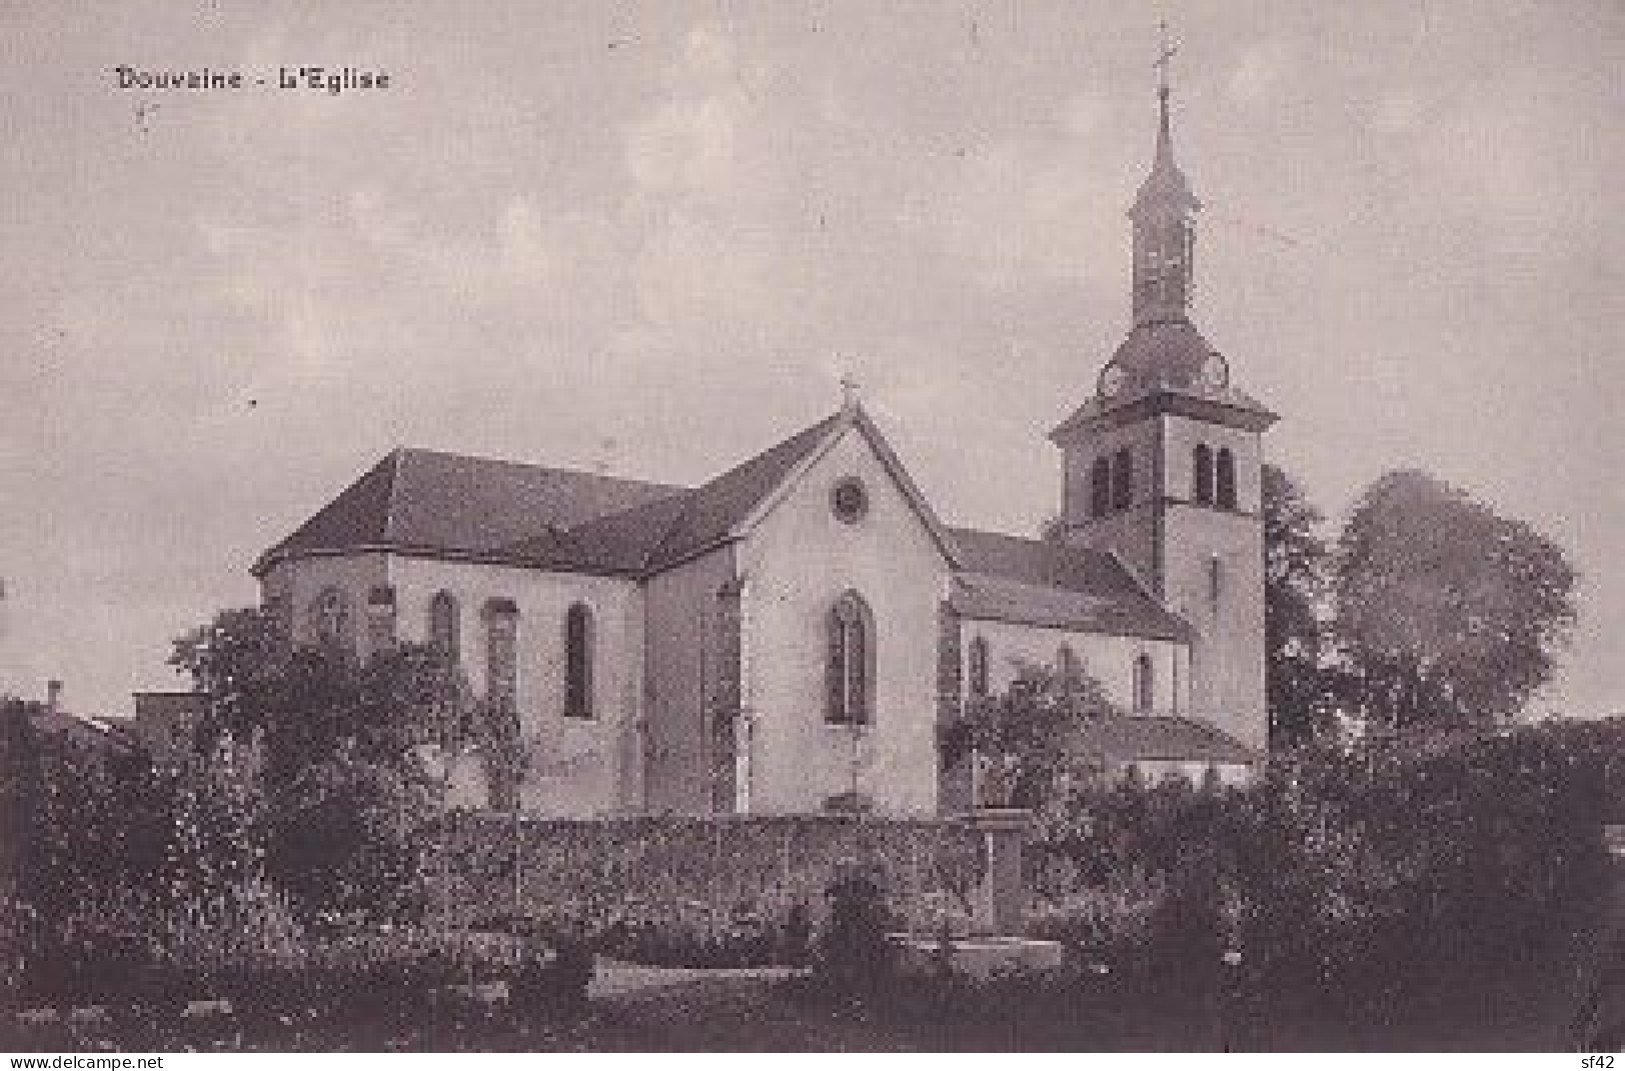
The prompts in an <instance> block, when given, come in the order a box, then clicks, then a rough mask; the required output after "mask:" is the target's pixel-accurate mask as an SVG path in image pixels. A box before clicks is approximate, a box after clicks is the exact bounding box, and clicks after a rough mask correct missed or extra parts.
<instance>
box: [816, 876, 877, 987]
mask: <svg viewBox="0 0 1625 1071" xmlns="http://www.w3.org/2000/svg"><path fill="white" fill-rule="evenodd" d="M828 895H829V905H830V907H829V920H828V922H827V923H826V924H825V926H824V930H823V934H822V935H821V937H820V940H819V943H818V956H817V959H816V960H815V962H814V964H813V970H814V977H815V978H816V979H817V980H818V981H819V983H820V985H821V986H822V988H823V989H824V990H825V992H826V993H828V994H829V995H831V996H833V997H835V998H836V999H838V1000H842V1001H858V1000H865V999H870V998H873V997H874V996H875V994H876V993H877V992H879V991H880V990H881V988H882V987H883V986H884V985H885V984H886V982H887V981H888V980H889V978H890V976H891V961H892V956H893V949H892V946H891V944H890V942H889V941H887V939H886V934H887V933H888V932H890V931H891V930H893V929H895V928H896V922H895V919H894V917H893V915H892V912H891V909H890V908H889V907H888V905H887V903H886V900H887V896H886V889H885V878H884V876H883V875H882V874H880V873H879V872H877V871H876V870H875V869H874V868H870V867H857V866H848V867H843V868H842V869H841V870H840V871H839V872H838V873H837V874H836V877H835V880H834V882H832V883H831V885H830V887H829V893H828Z"/></svg>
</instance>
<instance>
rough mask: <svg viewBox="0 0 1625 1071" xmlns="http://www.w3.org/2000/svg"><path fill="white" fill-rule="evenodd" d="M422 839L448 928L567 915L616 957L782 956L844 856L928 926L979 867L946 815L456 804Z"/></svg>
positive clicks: (905, 917) (715, 960)
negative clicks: (600, 937)
mask: <svg viewBox="0 0 1625 1071" xmlns="http://www.w3.org/2000/svg"><path fill="white" fill-rule="evenodd" d="M516 838H517V842H518V858H519V871H520V872H519V881H518V885H517V890H518V891H517V895H516V892H515V889H516V886H515V881H514V857H515V841H516ZM427 844H428V845H429V846H430V848H429V859H428V862H427V865H426V871H427V878H428V883H429V886H430V889H431V899H432V901H433V905H434V908H433V909H434V910H435V912H436V913H437V914H438V916H439V917H441V918H445V919H448V920H450V924H452V925H464V924H470V923H475V924H478V923H481V922H483V921H485V920H486V919H488V918H489V916H491V915H493V914H494V915H498V916H503V915H509V914H515V913H517V914H519V915H521V916H527V917H566V918H573V919H577V920H582V921H584V922H586V923H587V924H588V925H590V926H592V927H594V928H596V929H597V930H599V931H600V932H604V933H608V934H610V935H611V936H612V938H613V939H614V940H616V941H618V942H619V944H618V947H617V948H616V949H614V950H615V951H619V952H621V953H622V954H627V955H629V956H631V957H632V958H636V959H640V960H643V961H646V962H655V963H668V964H681V965H693V966H703V965H714V964H720V963H740V964H744V963H749V962H764V961H768V960H773V959H777V958H783V957H782V956H781V955H780V953H782V952H783V951H784V946H785V945H786V944H794V943H795V941H796V938H795V934H796V933H797V931H801V932H802V933H803V934H804V933H805V931H806V930H807V929H808V928H810V927H816V926H818V925H820V924H821V922H822V920H823V918H824V917H825V914H826V912H827V909H828V905H827V903H826V893H827V891H828V889H829V886H830V884H831V882H832V881H833V880H834V878H835V876H836V874H837V872H838V870H839V869H840V868H842V866H843V865H845V864H848V863H859V864H862V865H865V866H867V867H869V868H872V869H873V870H875V871H876V872H878V873H879V874H880V875H881V876H882V881H883V882H884V884H885V886H886V889H887V893H888V897H889V901H890V902H891V903H892V904H893V906H894V907H895V908H896V909H897V911H898V924H899V925H906V926H912V927H917V928H921V929H930V930H932V931H933V932H934V930H935V928H936V927H938V926H939V925H940V923H941V921H942V918H943V916H944V915H945V914H948V915H953V916H955V917H962V916H964V915H966V914H968V912H969V910H970V897H971V895H972V890H973V889H974V888H975V886H976V883H977V881H978V880H979V877H980V867H981V865H982V849H981V841H980V839H979V835H978V834H976V833H975V832H974V831H972V830H970V829H968V828H966V827H965V826H963V825H961V824H958V823H956V822H952V821H948V820H932V819H908V818H879V817H873V816H850V815H809V816H769V815H749V816H746V815H739V816H734V815H718V816H675V815H674V816H637V817H604V818H593V819H562V818H555V819H535V818H521V819H520V820H519V822H518V823H517V825H516V823H515V822H514V821H513V820H512V819H511V817H507V816H502V815H491V814H457V815H453V816H450V817H449V818H448V819H447V821H446V823H445V825H444V826H441V827H439V828H437V829H434V830H432V831H430V832H429V834H428V838H427ZM482 916H483V918H482Z"/></svg>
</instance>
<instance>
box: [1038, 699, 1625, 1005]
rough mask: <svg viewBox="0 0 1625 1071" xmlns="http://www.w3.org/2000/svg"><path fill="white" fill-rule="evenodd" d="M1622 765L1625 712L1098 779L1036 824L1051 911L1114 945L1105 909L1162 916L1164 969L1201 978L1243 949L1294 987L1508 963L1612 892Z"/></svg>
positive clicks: (1055, 918)
mask: <svg viewBox="0 0 1625 1071" xmlns="http://www.w3.org/2000/svg"><path fill="white" fill-rule="evenodd" d="M1622 773H1625V723H1617V724H1613V725H1606V724H1603V725H1598V724H1589V725H1587V724H1574V725H1547V726H1540V727H1531V728H1525V729H1520V730H1517V731H1515V732H1508V733H1504V734H1488V735H1479V736H1474V737H1469V738H1465V739H1463V740H1460V741H1458V742H1455V743H1453V744H1450V745H1448V746H1446V745H1442V744H1441V745H1438V746H1434V747H1431V748H1428V749H1425V750H1415V749H1409V748H1401V747H1396V746H1380V747H1367V748H1361V749H1353V750H1339V749H1335V748H1326V747H1311V748H1304V749H1301V750H1300V751H1298V752H1296V753H1294V754H1293V755H1291V756H1289V757H1286V758H1283V759H1281V760H1279V761H1277V762H1276V763H1274V764H1272V766H1271V768H1270V770H1269V771H1268V774H1267V775H1266V777H1265V778H1264V779H1263V780H1262V781H1260V782H1259V783H1257V784H1255V785H1253V786H1250V787H1249V788H1247V789H1245V790H1222V791H1214V790H1207V791H1203V790H1198V789H1195V788H1192V787H1191V786H1189V785H1188V784H1184V783H1180V782H1170V783H1166V784H1161V785H1157V786H1152V787H1146V786H1144V785H1141V784H1138V783H1134V782H1128V783H1124V784H1120V785H1117V786H1113V787H1111V788H1109V789H1105V790H1095V791H1093V792H1090V793H1086V794H1079V795H1076V796H1074V797H1072V798H1071V799H1070V800H1068V801H1067V804H1066V805H1065V806H1064V807H1061V808H1056V809H1054V810H1053V811H1052V812H1051V813H1049V814H1048V815H1046V816H1045V821H1044V824H1043V825H1041V827H1040V829H1039V830H1038V836H1037V842H1036V844H1035V845H1034V852H1033V856H1034V860H1033V863H1032V867H1033V868H1034V869H1033V876H1034V883H1035V888H1036V891H1038V893H1039V895H1040V897H1041V899H1042V900H1043V902H1044V907H1043V909H1042V911H1041V913H1040V917H1041V918H1044V919H1046V920H1047V922H1046V925H1047V926H1048V928H1049V932H1052V933H1054V934H1056V935H1057V936H1062V937H1066V938H1067V939H1070V940H1073V941H1074V942H1076V943H1087V942H1089V941H1097V943H1098V939H1097V938H1096V937H1095V936H1094V935H1095V934H1096V933H1097V932H1099V931H1100V930H1101V929H1102V928H1103V927H1102V926H1101V925H1100V920H1099V916H1100V915H1102V914H1104V915H1105V921H1107V922H1109V921H1110V919H1111V918H1112V917H1113V916H1112V915H1111V914H1107V913H1105V911H1101V910H1098V908H1097V905H1098V906H1099V907H1100V908H1105V909H1107V910H1110V909H1111V907H1112V905H1113V904H1114V903H1116V902H1119V901H1121V902H1122V903H1123V905H1124V906H1123V910H1122V911H1121V917H1122V918H1123V926H1122V927H1121V929H1122V930H1123V931H1126V932H1133V930H1132V925H1130V924H1134V925H1138V924H1139V923H1140V922H1147V920H1148V922H1147V925H1146V929H1145V930H1142V931H1139V932H1140V933H1141V934H1143V936H1144V939H1145V942H1146V943H1145V946H1144V948H1143V950H1142V953H1143V955H1144V956H1145V958H1146V959H1147V960H1148V961H1150V962H1152V963H1153V964H1154V963H1156V962H1158V961H1160V962H1161V963H1162V964H1164V965H1165V966H1167V967H1172V968H1174V969H1176V970H1177V969H1180V967H1179V965H1181V964H1183V965H1184V967H1183V969H1184V970H1185V971H1186V973H1187V974H1188V973H1189V969H1190V966H1191V965H1192V964H1195V965H1203V964H1207V965H1212V964H1214V963H1215V962H1216V956H1217V953H1218V951H1219V950H1220V949H1221V948H1223V947H1235V948H1240V949H1242V950H1244V952H1245V964H1246V969H1247V971H1248V972H1249V976H1250V977H1253V978H1255V979H1264V978H1267V979H1268V980H1269V983H1270V984H1271V985H1272V986H1274V987H1276V988H1277V989H1278V990H1283V991H1284V990H1293V991H1296V992H1300V993H1302V992H1324V993H1336V994H1341V998H1340V999H1344V1000H1347V999H1350V998H1353V999H1355V1000H1357V1001H1377V1002H1380V1001H1385V1000H1394V999H1399V998H1401V997H1402V996H1403V995H1404V994H1405V993H1406V992H1409V991H1412V990H1414V988H1415V987H1416V986H1418V985H1422V984H1426V983H1430V982H1431V983H1437V982H1438V981H1439V980H1440V979H1441V978H1446V979H1448V978H1452V977H1453V978H1463V977H1467V976H1468V975H1469V974H1470V973H1471V972H1474V971H1485V970H1491V969H1497V968H1500V967H1504V965H1505V964H1508V963H1511V962H1513V961H1515V960H1516V959H1517V957H1518V956H1519V955H1521V954H1524V952H1525V951H1526V950H1527V949H1528V948H1529V947H1531V945H1532V943H1533V942H1536V941H1539V940H1541V939H1544V938H1545V937H1547V936H1549V935H1551V934H1552V933H1554V932H1556V931H1557V930H1558V929H1559V928H1561V927H1562V926H1563V925H1564V924H1565V918H1566V915H1565V913H1566V912H1567V911H1569V910H1570V909H1571V908H1572V907H1573V906H1574V905H1576V904H1578V903H1581V902H1583V901H1584V899H1585V897H1586V896H1588V895H1590V893H1591V892H1592V891H1593V890H1594V889H1595V883H1596V881H1597V880H1598V875H1599V874H1600V873H1601V860H1602V854H1601V836H1600V821H1601V815H1602V814H1604V813H1606V811H1607V810H1608V809H1609V808H1611V807H1615V806H1618V800H1620V799H1625V797H1622V796H1621V795H1620V794H1619V788H1620V786H1625V778H1621V774H1622ZM1611 795H1612V796H1613V797H1614V799H1615V802H1612V803H1610V801H1609V796H1611ZM1130 892H1136V893H1138V894H1141V896H1137V897H1134V898H1131V897H1130V895H1129V894H1130ZM1143 899H1159V900H1160V903H1158V904H1157V906H1156V907H1155V908H1152V909H1147V908H1146V907H1145V905H1144V903H1143ZM1130 903H1134V904H1136V906H1135V907H1134V908H1133V909H1132V910H1130V909H1128V904H1130ZM1106 932H1108V933H1109V932H1110V930H1109V929H1107V931H1106ZM1105 943H1107V944H1108V945H1109V944H1110V942H1109V940H1108V941H1107V942H1105ZM1121 954H1122V953H1119V955H1121Z"/></svg>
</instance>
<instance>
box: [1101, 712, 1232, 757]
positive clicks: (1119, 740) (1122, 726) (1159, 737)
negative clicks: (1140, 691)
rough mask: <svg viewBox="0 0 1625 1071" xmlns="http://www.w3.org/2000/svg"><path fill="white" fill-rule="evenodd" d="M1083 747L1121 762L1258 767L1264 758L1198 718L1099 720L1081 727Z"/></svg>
mask: <svg viewBox="0 0 1625 1071" xmlns="http://www.w3.org/2000/svg"><path fill="white" fill-rule="evenodd" d="M1078 731H1079V736H1078V743H1079V746H1080V747H1081V748H1082V749H1083V750H1084V751H1085V752H1087V753H1091V754H1094V755H1097V756H1099V757H1100V758H1102V759H1107V760H1111V761H1117V762H1134V761H1151V760H1158V759H1165V760H1170V761H1177V762H1211V763H1226V764H1230V763H1235V764H1241V763H1254V762H1258V761H1259V760H1260V759H1261V758H1262V757H1263V756H1262V755H1260V754H1259V753H1258V752H1256V751H1254V750H1253V749H1252V748H1249V747H1247V746H1246V745H1245V744H1242V743H1241V742H1240V741H1238V740H1236V739H1235V738H1233V737H1231V736H1229V735H1227V734H1225V733H1223V732H1221V731H1219V730H1218V729H1216V728H1214V727H1213V726H1212V725H1209V724H1208V723H1207V722H1204V721H1198V720H1196V719H1194V718H1181V717H1165V716H1162V715H1157V716H1151V717H1140V716H1132V717H1130V716H1120V717H1107V718H1096V719H1092V720H1089V721H1086V722H1083V723H1082V724H1080V725H1079V726H1078Z"/></svg>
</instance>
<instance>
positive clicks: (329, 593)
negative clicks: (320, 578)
mask: <svg viewBox="0 0 1625 1071" xmlns="http://www.w3.org/2000/svg"><path fill="white" fill-rule="evenodd" d="M350 624H351V622H350V602H349V600H348V599H346V598H345V597H344V592H342V591H340V590H339V589H338V588H335V587H327V588H323V589H322V591H321V594H319V595H317V596H316V598H315V600H314V601H312V602H311V604H310V632H311V635H312V636H314V637H315V639H316V642H317V643H319V644H321V645H323V646H328V645H342V646H349V645H350Z"/></svg>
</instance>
